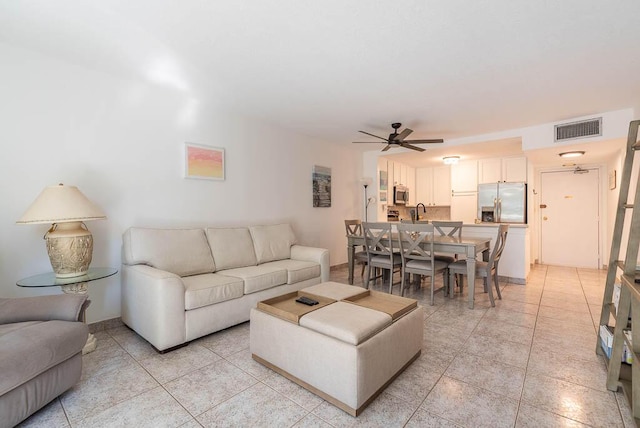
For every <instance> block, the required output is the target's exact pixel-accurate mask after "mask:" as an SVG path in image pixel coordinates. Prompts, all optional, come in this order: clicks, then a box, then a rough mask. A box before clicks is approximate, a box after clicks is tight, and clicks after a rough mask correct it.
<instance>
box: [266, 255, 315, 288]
mask: <svg viewBox="0 0 640 428" xmlns="http://www.w3.org/2000/svg"><path fill="white" fill-rule="evenodd" d="M262 266H275V267H279V268H282V269H286V270H287V284H295V283H296V282H302V281H306V280H307V279H312V278H318V277H319V276H320V265H319V264H318V263H315V262H304V261H302V260H291V259H286V260H277V261H275V262H269V263H265V264H264V265H262Z"/></svg>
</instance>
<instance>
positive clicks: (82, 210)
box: [17, 184, 107, 224]
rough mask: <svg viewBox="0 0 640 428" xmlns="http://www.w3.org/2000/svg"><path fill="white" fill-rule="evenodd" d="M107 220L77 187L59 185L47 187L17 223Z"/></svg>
mask: <svg viewBox="0 0 640 428" xmlns="http://www.w3.org/2000/svg"><path fill="white" fill-rule="evenodd" d="M105 218H107V216H106V215H104V213H103V212H102V211H101V210H100V208H98V207H96V206H95V205H94V204H93V203H92V202H91V201H90V200H89V199H87V197H86V196H85V195H83V194H82V192H80V190H78V188H77V187H76V186H65V185H64V184H58V185H57V186H48V187H46V188H45V189H44V190H43V191H42V192H41V193H40V195H39V196H38V197H37V198H36V200H35V201H33V203H32V204H31V206H30V207H29V208H27V211H25V213H24V214H22V217H20V220H18V221H17V223H18V224H28V223H64V222H69V221H87V220H101V219H105Z"/></svg>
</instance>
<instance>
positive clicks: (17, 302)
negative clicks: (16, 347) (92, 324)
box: [0, 294, 87, 324]
mask: <svg viewBox="0 0 640 428" xmlns="http://www.w3.org/2000/svg"><path fill="white" fill-rule="evenodd" d="M86 300H87V295H86V294H57V295H53V296H37V297H18V298H13V299H6V298H2V299H0V324H9V323H15V322H24V321H50V320H60V321H79V320H80V319H81V315H82V309H83V305H84V303H85V301H86Z"/></svg>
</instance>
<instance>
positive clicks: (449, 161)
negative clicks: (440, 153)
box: [442, 156, 460, 165]
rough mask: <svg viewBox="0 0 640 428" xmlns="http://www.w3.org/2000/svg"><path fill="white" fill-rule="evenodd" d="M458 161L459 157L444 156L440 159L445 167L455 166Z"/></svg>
mask: <svg viewBox="0 0 640 428" xmlns="http://www.w3.org/2000/svg"><path fill="white" fill-rule="evenodd" d="M459 160H460V156H445V157H443V158H442V162H444V164H445V165H454V164H457V163H458V161H459Z"/></svg>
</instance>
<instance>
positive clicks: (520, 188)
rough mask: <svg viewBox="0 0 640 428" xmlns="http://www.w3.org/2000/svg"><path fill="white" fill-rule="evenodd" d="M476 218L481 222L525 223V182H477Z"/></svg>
mask: <svg viewBox="0 0 640 428" xmlns="http://www.w3.org/2000/svg"><path fill="white" fill-rule="evenodd" d="M478 218H479V219H480V220H482V221H483V222H494V223H526V222H527V185H526V183H491V184H479V185H478Z"/></svg>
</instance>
